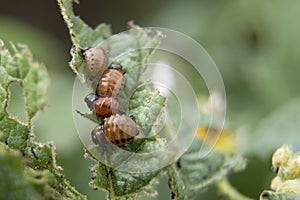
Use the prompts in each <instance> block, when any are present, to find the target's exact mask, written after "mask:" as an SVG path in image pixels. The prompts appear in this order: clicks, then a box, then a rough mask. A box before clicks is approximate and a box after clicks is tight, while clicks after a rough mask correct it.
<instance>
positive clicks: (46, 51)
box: [0, 0, 300, 199]
mask: <svg viewBox="0 0 300 200" xmlns="http://www.w3.org/2000/svg"><path fill="white" fill-rule="evenodd" d="M299 8H300V1H297V0H294V1H292V0H287V1H280V0H272V1H271V0H266V1H260V0H253V1H240V0H231V1H216V0H212V1H202V0H188V1H179V0H172V1H171V0H165V1H158V0H153V1H140V0H132V1H117V0H112V1H97V0H89V1H82V2H81V4H80V5H75V12H76V13H77V14H78V15H80V16H81V18H82V19H83V20H85V21H86V23H87V24H89V25H91V26H92V27H95V26H96V25H97V24H99V23H100V22H106V23H108V24H111V25H112V29H113V32H114V33H118V32H120V31H124V30H126V28H127V22H128V21H130V20H134V22H135V23H136V24H138V25H141V26H145V27H147V26H156V27H165V28H170V29H174V30H177V31H180V32H182V33H184V34H187V35H189V36H190V37H192V38H193V39H195V40H197V41H198V42H199V43H200V44H201V45H202V46H203V47H204V48H205V49H206V50H207V51H208V53H209V54H210V55H211V57H212V58H213V60H214V61H215V63H216V64H217V66H218V67H219V70H220V72H221V74H222V76H223V80H224V83H225V87H226V93H227V101H228V107H227V123H228V124H229V125H230V127H232V129H233V130H234V132H235V133H237V136H238V138H239V142H240V148H241V151H243V152H244V154H245V157H247V158H248V159H249V160H248V167H247V169H246V170H245V171H243V172H241V173H238V174H235V175H232V176H230V180H231V181H232V184H233V185H234V186H236V187H237V188H238V189H239V190H240V191H241V192H242V193H244V194H246V195H248V196H250V197H253V198H257V197H258V196H259V194H260V193H261V191H262V190H263V189H267V188H268V185H269V182H270V180H271V177H272V176H274V174H273V172H272V170H271V163H270V161H271V153H272V151H273V150H274V149H275V148H278V147H279V146H280V145H281V144H283V143H285V144H290V145H292V146H293V148H294V150H297V149H298V150H299V147H300V137H299V136H300V134H299V133H300V132H299V129H300V95H299V94H300V87H299V83H300V81H299V76H300V39H299V36H300V22H299V19H300V12H299ZM0 38H1V39H3V40H4V41H5V42H8V41H13V42H17V43H24V44H27V45H28V46H29V47H30V49H31V50H32V52H33V55H34V57H35V59H36V60H38V61H42V62H44V63H45V64H46V65H47V68H48V71H49V74H50V77H51V88H50V92H49V100H48V106H47V108H46V110H45V112H42V113H40V114H39V115H38V117H36V118H35V122H34V124H35V132H36V134H37V138H38V140H40V141H43V142H45V141H48V140H52V141H55V144H56V150H57V156H58V162H59V164H60V165H61V166H62V167H63V168H64V171H65V174H66V176H67V178H69V179H70V180H71V183H72V184H73V185H74V186H76V188H77V189H78V190H79V191H80V192H82V193H84V194H86V195H88V197H89V199H104V194H103V192H99V191H93V190H92V189H91V188H90V187H89V186H88V182H89V180H90V173H89V166H90V165H91V162H90V161H86V160H84V158H83V145H82V143H81V141H80V140H79V137H78V135H77V133H76V130H75V126H74V123H73V117H72V89H73V88H72V87H73V81H74V78H75V76H74V74H73V73H72V71H71V70H70V69H69V67H68V61H69V60H70V55H69V49H70V47H71V41H70V39H69V35H68V31H67V28H66V27H65V25H64V22H63V20H62V17H61V16H60V13H59V8H58V6H57V4H56V2H55V1H54V0H52V1H49V0H48V1H39V0H28V1H17V0H11V1H2V2H1V6H0ZM12 87H13V88H11V89H12V90H14V91H17V92H14V94H13V98H12V101H11V105H22V102H23V98H22V95H20V88H18V85H14V86H12ZM18 91H19V92H18ZM20 103H21V104H20ZM10 109H11V112H12V114H14V115H15V116H16V117H19V118H20V119H24V118H25V116H24V112H21V111H22V106H19V107H16V106H10ZM160 185H161V187H159V190H158V191H159V195H158V197H157V199H169V198H170V191H169V190H168V187H167V183H166V180H165V179H162V181H161V183H160ZM200 198H203V199H218V196H217V194H216V191H215V189H214V188H211V189H209V190H208V191H207V192H205V193H204V194H203V195H202V196H200V197H199V199H200Z"/></svg>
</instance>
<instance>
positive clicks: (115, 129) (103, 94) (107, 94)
mask: <svg viewBox="0 0 300 200" xmlns="http://www.w3.org/2000/svg"><path fill="white" fill-rule="evenodd" d="M82 53H83V57H84V59H85V62H86V66H87V70H88V74H89V76H90V78H91V77H92V78H96V79H97V87H96V89H95V92H94V93H90V94H88V95H87V96H86V97H85V99H84V101H85V102H86V104H87V106H88V107H89V109H90V110H91V111H92V112H93V113H94V114H95V115H96V116H98V117H103V118H104V120H103V122H102V123H101V124H98V125H97V126H96V127H95V128H94V129H93V131H92V133H91V134H92V141H93V142H94V143H95V144H97V145H105V144H107V142H111V143H113V144H114V145H117V146H123V145H126V144H128V143H130V142H131V141H132V140H133V138H134V137H135V136H136V135H138V134H139V129H138V127H137V125H136V123H135V122H134V121H133V120H132V119H131V117H129V116H127V115H126V114H125V112H123V111H122V110H121V106H120V104H119V102H118V100H117V97H118V95H119V94H120V93H121V92H122V91H123V89H124V87H125V82H126V79H125V76H124V71H123V67H122V66H121V65H120V64H117V63H112V64H110V65H109V64H108V63H109V56H108V54H107V53H106V51H105V50H104V49H103V48H102V47H101V46H96V47H91V48H88V49H85V50H83V52H82Z"/></svg>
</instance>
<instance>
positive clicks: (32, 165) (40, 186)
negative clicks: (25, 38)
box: [0, 40, 86, 199]
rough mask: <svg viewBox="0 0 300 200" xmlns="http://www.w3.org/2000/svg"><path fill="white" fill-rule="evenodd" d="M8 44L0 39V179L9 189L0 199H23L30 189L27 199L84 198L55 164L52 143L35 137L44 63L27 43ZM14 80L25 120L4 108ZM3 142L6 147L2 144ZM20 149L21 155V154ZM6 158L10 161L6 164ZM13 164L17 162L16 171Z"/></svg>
mask: <svg viewBox="0 0 300 200" xmlns="http://www.w3.org/2000/svg"><path fill="white" fill-rule="evenodd" d="M11 48H12V50H13V52H12V53H10V52H9V51H8V50H7V49H6V48H5V47H4V44H3V42H2V41H1V40H0V75H1V76H0V77H1V78H0V105H1V108H0V142H1V143H0V145H1V148H2V149H0V150H1V151H4V153H3V154H4V156H3V158H4V161H3V162H4V163H3V164H1V165H0V171H1V176H2V177H3V176H5V177H4V178H3V179H2V177H1V180H8V181H2V183H3V185H1V188H2V189H4V190H5V188H8V189H7V190H5V192H1V194H0V195H2V194H3V195H5V198H1V199H8V198H13V199H15V198H16V199H24V198H25V199H26V198H27V196H28V195H29V194H30V193H32V194H30V195H32V196H28V198H27V199H45V198H46V199H85V198H86V197H85V196H83V195H82V194H80V193H79V192H78V191H76V190H75V189H74V188H73V187H72V186H71V185H70V184H69V182H68V181H67V180H66V179H65V178H64V176H63V174H62V168H61V167H60V166H57V164H56V157H55V151H54V148H55V147H54V145H53V144H51V143H49V144H42V143H38V142H36V141H35V138H34V137H35V136H34V133H33V130H32V126H31V120H32V117H34V116H35V114H36V113H37V112H38V111H39V110H41V109H43V107H44V106H45V103H46V94H47V91H48V87H49V76H48V73H47V70H46V68H45V66H44V65H43V64H41V63H37V62H34V61H33V60H32V55H31V53H30V51H29V49H28V48H27V47H26V46H24V45H18V46H15V45H13V44H11ZM13 82H17V83H19V84H20V86H21V88H22V90H23V94H24V98H25V112H26V115H27V122H26V123H24V122H21V121H19V120H18V119H16V118H14V117H13V116H11V115H10V114H9V112H8V111H7V107H8V104H9V100H10V91H9V85H10V84H11V83H13ZM3 143H5V144H6V145H7V147H3ZM4 148H10V151H11V149H15V150H16V153H14V155H15V157H16V156H17V157H16V158H15V157H13V158H12V159H11V157H10V153H9V152H8V153H7V152H6V151H5V149H4ZM21 152H22V155H23V156H24V157H21ZM6 154H8V158H7V155H6ZM17 154H19V155H17ZM5 159H8V160H9V161H10V162H9V163H8V164H7V162H6V161H5ZM1 162H2V161H1ZM5 163H6V165H4V164H5ZM14 166H19V168H18V169H17V171H16V169H15V168H14ZM6 172H7V173H6ZM19 191H20V194H19V193H18V192H19ZM13 195H16V196H13ZM19 195H20V196H19ZM22 195H23V196H22Z"/></svg>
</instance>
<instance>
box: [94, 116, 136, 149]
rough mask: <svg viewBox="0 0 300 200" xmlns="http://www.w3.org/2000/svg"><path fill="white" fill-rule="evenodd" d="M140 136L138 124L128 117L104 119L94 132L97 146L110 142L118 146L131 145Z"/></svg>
mask: <svg viewBox="0 0 300 200" xmlns="http://www.w3.org/2000/svg"><path fill="white" fill-rule="evenodd" d="M138 134H139V130H138V128H137V126H136V123H135V122H134V121H133V120H132V119H131V118H130V117H128V116H126V115H120V114H116V115H112V116H110V117H108V118H105V119H104V122H103V123H102V124H101V125H97V126H96V127H95V128H94V130H93V131H92V140H93V142H94V143H95V144H98V145H104V144H105V142H107V141H110V142H112V143H113V144H115V145H117V146H123V145H125V144H128V143H130V142H131V141H132V140H133V138H134V137H135V136H136V135H138Z"/></svg>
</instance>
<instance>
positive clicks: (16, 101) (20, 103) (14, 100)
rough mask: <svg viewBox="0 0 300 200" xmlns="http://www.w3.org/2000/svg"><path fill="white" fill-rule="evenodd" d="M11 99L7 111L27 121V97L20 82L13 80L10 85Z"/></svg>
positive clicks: (20, 119) (22, 120)
mask: <svg viewBox="0 0 300 200" xmlns="http://www.w3.org/2000/svg"><path fill="white" fill-rule="evenodd" d="M8 90H9V93H10V96H9V100H8V106H7V108H6V111H7V112H8V114H9V115H10V116H12V117H14V118H16V119H18V120H19V121H21V122H24V123H27V122H28V121H27V113H26V111H25V99H24V94H23V89H22V88H21V86H20V84H19V83H17V82H13V83H11V84H10V85H9V88H8Z"/></svg>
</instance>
